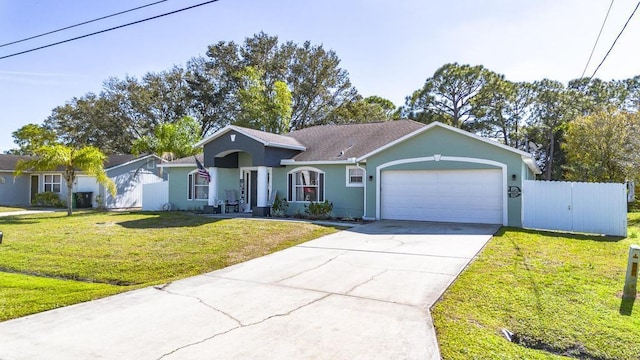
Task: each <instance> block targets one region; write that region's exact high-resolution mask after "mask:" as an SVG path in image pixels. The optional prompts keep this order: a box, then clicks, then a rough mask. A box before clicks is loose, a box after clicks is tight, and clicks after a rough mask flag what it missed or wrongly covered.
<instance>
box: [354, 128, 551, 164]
mask: <svg viewBox="0 0 640 360" xmlns="http://www.w3.org/2000/svg"><path fill="white" fill-rule="evenodd" d="M436 126H437V127H441V128H443V129H446V130H450V131H453V132H455V133H457V134H460V135H464V136H467V137H470V138H473V139H476V140H479V141H482V142H484V143H486V144H489V145H493V146H496V147H499V148H501V149H503V150H507V151H510V152H512V153H515V154H518V155H520V156H521V157H522V161H524V162H525V163H526V164H527V166H529V168H530V169H531V171H533V173H535V174H540V173H541V171H540V169H539V168H538V166H537V165H536V163H535V161H533V156H532V155H531V154H529V153H527V152H524V151H522V150H518V149H516V148H513V147H511V146H507V145H504V144H501V143H499V142H496V141H493V140H491V139H487V138H484V137H482V136H479V135H476V134H472V133H470V132H468V131H464V130H461V129H458V128H456V127H453V126H449V125H446V124H443V123H441V122H438V121H434V122H432V123H430V124H428V125H427V126H425V127H422V128H420V129H418V130H415V131H414V132H412V133H409V134H407V135H405V136H403V137H401V138H399V139H397V140H394V141H392V142H390V143H387V144H385V145H383V146H381V147H379V148H377V149H375V150H373V151H371V152H369V153H368V154H365V155H362V156H361V157H359V158H358V159H357V161H363V160H365V159H366V158H368V157H371V156H373V155H375V154H377V153H379V152H381V151H384V150H386V149H388V148H390V147H392V146H394V145H396V144H399V143H401V142H403V141H406V140H408V139H410V138H412V137H414V136H416V135H419V134H422V133H423V132H426V131H429V130H431V129H433V128H434V127H436ZM527 160H530V161H527Z"/></svg>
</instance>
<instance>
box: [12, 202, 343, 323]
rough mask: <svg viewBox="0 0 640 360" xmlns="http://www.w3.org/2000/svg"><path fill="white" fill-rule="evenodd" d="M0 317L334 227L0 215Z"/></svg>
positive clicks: (224, 260)
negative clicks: (0, 236) (2, 235)
mask: <svg viewBox="0 0 640 360" xmlns="http://www.w3.org/2000/svg"><path fill="white" fill-rule="evenodd" d="M0 231H3V232H4V234H5V236H4V241H3V244H1V245H0V304H2V306H0V321H4V320H8V319H12V318H17V317H21V316H25V315H29V314H33V313H37V312H40V311H45V310H49V309H54V308H57V307H61V306H66V305H71V304H75V303H79V302H83V301H88V300H93V299H97V298H101V297H105V296H109V295H113V294H117V293H121V292H125V291H129V290H133V289H137V288H141V287H145V286H149V285H154V284H162V283H166V282H170V281H173V280H177V279H181V278H185V277H189V276H194V275H198V274H202V273H206V272H209V271H213V270H217V269H220V268H223V267H226V266H229V265H233V264H236V263H240V262H243V261H246V260H249V259H252V258H255V257H260V256H263V255H266V254H269V253H272V252H275V251H278V250H281V249H284V248H287V247H290V246H294V245H297V244H300V243H302V242H305V241H308V240H311V239H314V238H317V237H320V236H323V235H326V234H329V233H333V232H335V231H337V229H336V228H333V227H325V226H319V225H314V224H310V223H303V222H286V221H267V220H257V219H224V220H219V219H211V218H206V217H202V216H196V215H193V214H188V213H180V212H171V213H166V212H165V213H144V212H131V213H115V212H93V211H86V212H78V213H75V214H74V215H73V216H71V217H67V216H65V214H61V213H50V214H35V215H21V216H10V217H3V218H0Z"/></svg>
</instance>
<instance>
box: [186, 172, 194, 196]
mask: <svg viewBox="0 0 640 360" xmlns="http://www.w3.org/2000/svg"><path fill="white" fill-rule="evenodd" d="M187 198H188V199H189V200H192V199H193V174H189V196H188V197H187Z"/></svg>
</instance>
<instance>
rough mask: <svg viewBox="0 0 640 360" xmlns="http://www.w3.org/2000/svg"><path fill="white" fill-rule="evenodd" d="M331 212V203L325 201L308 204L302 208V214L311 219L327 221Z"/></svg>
mask: <svg viewBox="0 0 640 360" xmlns="http://www.w3.org/2000/svg"><path fill="white" fill-rule="evenodd" d="M332 211H333V203H331V202H329V201H328V200H325V201H324V202H313V201H312V202H310V203H309V204H308V205H305V206H304V213H305V214H307V216H308V217H309V218H311V219H329V218H331V212H332Z"/></svg>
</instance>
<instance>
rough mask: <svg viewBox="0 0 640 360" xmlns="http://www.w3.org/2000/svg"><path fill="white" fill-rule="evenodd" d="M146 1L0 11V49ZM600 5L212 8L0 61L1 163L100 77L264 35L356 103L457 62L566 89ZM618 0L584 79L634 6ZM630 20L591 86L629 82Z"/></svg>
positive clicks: (394, 93)
mask: <svg viewBox="0 0 640 360" xmlns="http://www.w3.org/2000/svg"><path fill="white" fill-rule="evenodd" d="M201 1H204V0H168V1H166V2H164V3H162V4H160V5H156V6H153V7H149V8H145V9H143V10H140V11H137V12H133V13H129V14H125V15H123V16H120V17H116V18H112V19H109V20H106V21H101V22H98V23H93V24H89V25H86V26H82V27H79V28H75V29H72V30H70V31H65V32H63V33H58V34H55V35H51V36H47V37H44V38H40V39H37V40H34V41H30V42H26V43H22V44H19V45H14V46H7V47H1V48H0V56H3V55H8V54H11V53H14V52H18V51H22V50H26V49H29V48H33V47H37V46H41V45H45V44H48V43H51V42H55V41H60V40H64V39H67V38H70V37H74V36H79V35H83V34H86V33H89V32H93V31H98V30H101V29H104V28H107V27H111V26H116V25H120V24H123V23H126V22H130V21H135V20H139V19H142V18H145V17H149V16H153V15H157V14H160V13H164V12H167V11H171V10H175V9H178V8H181V7H185V6H189V5H193V4H197V3H200V2H201ZM151 2H154V0H109V1H96V0H91V1H86V0H85V1H82V0H19V1H18V0H0V43H6V42H9V41H13V40H17V39H20V38H23V37H27V36H31V35H35V34H38V33H42V32H46V31H49V30H53V29H56V28H60V27H64V26H67V25H71V24H75V23H78V22H82V21H85V20H89V19H93V18H95V17H99V16H103V15H107V14H110V13H114V12H118V11H122V10H126V9H129V8H132V7H135V6H140V5H144V4H147V3H151ZM609 3H610V1H609V0H536V1H526V2H525V1H512V0H483V1H478V0H449V1H436V0H391V1H389V0H388V1H381V0H367V1H365V0H324V1H300V0H271V1H258V0H220V1H218V2H216V3H213V4H209V5H205V6H203V7H200V8H197V9H194V10H189V11H186V12H182V13H179V14H176V15H171V16H168V17H165V18H161V19H157V20H153V21H150V22H146V23H143V24H138V25H134V26H131V27H128V28H124V29H120V30H115V31H112V32H109V33H105V34H101V35H97V36H94V37H90V38H86V39H81V40H78V41H74V42H71V43H67V44H63V45H60V46H56V47H52V48H49V49H44V50H40V51H36V52H32V53H29V54H25V55H20V56H16V57H12V58H8V59H4V60H0V124H2V127H3V131H1V132H0V151H4V150H7V149H9V148H11V147H14V144H13V138H12V137H11V132H13V131H15V130H17V129H18V128H19V127H21V126H23V125H25V124H27V123H42V121H43V120H44V119H45V118H46V117H47V116H48V115H49V114H50V113H51V110H52V109H53V108H54V107H56V106H58V105H63V104H64V103H65V102H66V101H68V100H70V99H71V98H72V97H74V96H76V97H79V96H82V95H84V94H85V93H87V92H90V91H91V92H99V91H100V88H101V84H102V82H103V81H104V80H105V79H107V78H108V77H110V76H117V77H120V78H122V77H124V76H126V75H132V76H141V75H143V74H144V73H146V72H148V71H162V70H166V69H168V68H170V67H172V66H173V65H174V64H175V65H182V64H184V63H185V62H186V61H187V60H188V59H189V58H191V57H193V56H198V55H204V53H205V52H206V49H207V45H209V44H213V43H216V42H218V41H230V40H233V41H236V42H242V41H243V40H244V38H246V37H249V36H252V35H253V34H255V33H257V32H260V31H264V32H266V33H268V34H270V35H278V36H279V38H280V39H281V41H287V40H292V41H294V42H297V43H301V42H303V41H305V40H310V41H311V42H312V43H314V44H320V43H321V44H323V45H324V47H325V48H329V49H333V50H335V51H336V53H337V54H338V56H339V57H340V59H341V60H342V67H344V68H345V69H346V70H347V71H349V74H350V78H351V81H352V83H353V84H354V85H355V86H356V88H357V89H358V90H359V92H360V93H361V94H362V95H364V96H369V95H379V96H383V97H386V98H388V99H390V100H392V101H393V102H394V103H395V104H396V105H402V104H403V102H404V97H405V96H407V95H409V94H411V93H412V92H413V91H414V90H416V89H418V88H420V87H421V86H422V84H423V83H424V81H425V79H426V78H428V77H429V76H431V75H432V74H433V72H434V71H435V70H436V69H437V68H438V67H440V66H442V65H443V64H445V63H448V62H458V63H466V64H472V65H477V64H481V65H484V66H485V67H487V68H489V69H491V70H493V71H496V72H499V73H502V74H504V75H505V76H506V78H507V79H509V80H514V81H521V80H526V81H534V80H539V79H542V78H550V79H554V80H560V81H563V82H566V81H568V80H570V79H573V78H577V77H579V76H580V74H581V73H582V70H583V68H584V65H585V63H586V61H587V58H588V56H589V53H590V51H591V48H592V46H593V42H594V41H595V38H596V36H597V34H598V31H599V29H600V25H601V23H602V20H603V18H604V15H605V13H606V11H607V8H608V6H609ZM636 3H637V2H636V0H617V1H616V2H615V3H614V5H613V8H612V10H611V14H610V16H609V20H608V22H607V26H606V27H605V30H604V32H603V35H602V37H601V39H600V43H599V46H598V48H597V49H596V52H595V54H594V58H593V60H592V64H591V66H590V68H589V70H588V71H587V74H591V72H593V70H594V69H595V66H596V65H597V63H599V62H600V60H601V59H602V57H603V56H604V54H605V53H606V51H607V50H608V48H609V46H610V45H611V43H612V42H613V39H614V38H615V36H616V35H617V34H618V32H619V31H620V29H621V28H622V25H623V24H624V22H625V21H626V20H627V18H628V16H629V15H630V14H631V11H632V10H633V8H634V7H635V5H636ZM639 39H640V14H636V16H635V17H634V18H633V19H632V21H631V22H630V24H629V26H628V27H627V29H626V30H625V33H624V34H623V35H622V37H621V38H620V40H619V41H618V43H617V45H616V48H615V49H614V50H613V52H612V53H611V55H610V56H609V58H608V59H607V61H606V62H605V64H604V65H603V67H602V68H601V69H600V70H599V71H598V74H597V77H600V78H602V79H606V80H609V79H612V78H614V79H622V78H628V77H632V76H635V75H638V74H640V61H639V59H640V47H639V46H638V43H640V42H639Z"/></svg>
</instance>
